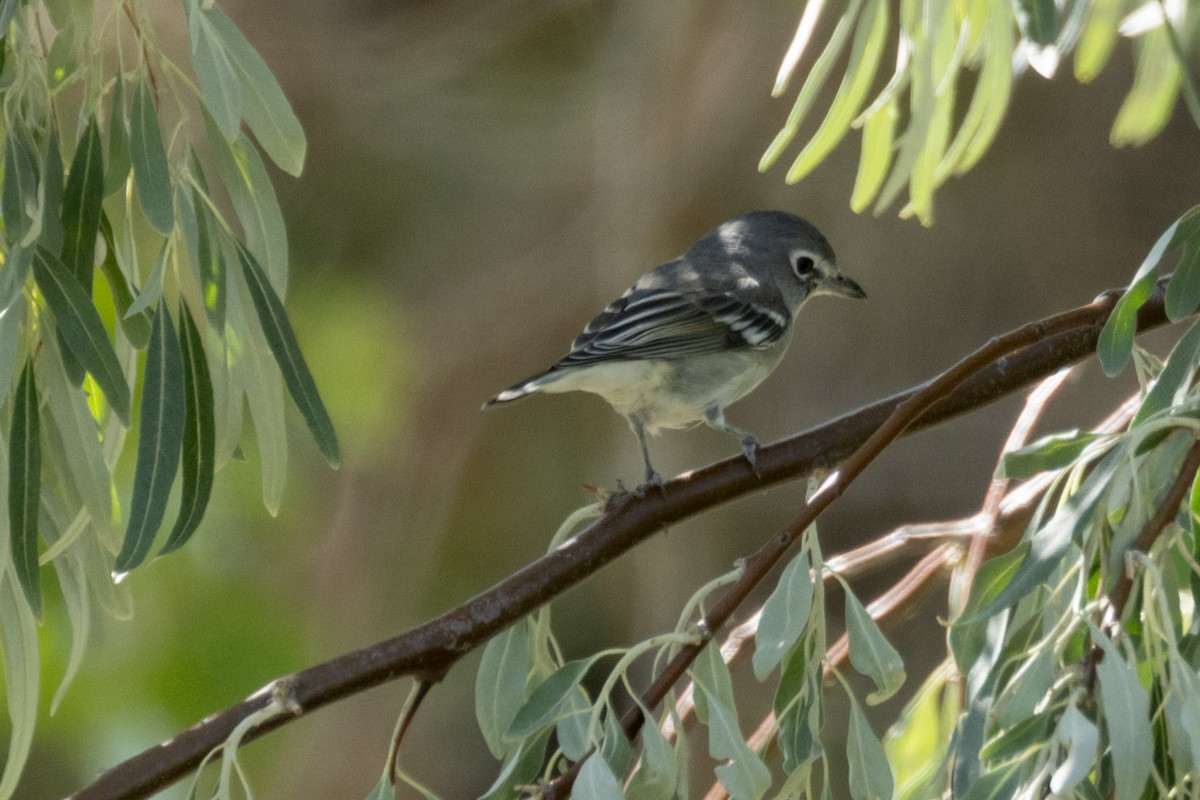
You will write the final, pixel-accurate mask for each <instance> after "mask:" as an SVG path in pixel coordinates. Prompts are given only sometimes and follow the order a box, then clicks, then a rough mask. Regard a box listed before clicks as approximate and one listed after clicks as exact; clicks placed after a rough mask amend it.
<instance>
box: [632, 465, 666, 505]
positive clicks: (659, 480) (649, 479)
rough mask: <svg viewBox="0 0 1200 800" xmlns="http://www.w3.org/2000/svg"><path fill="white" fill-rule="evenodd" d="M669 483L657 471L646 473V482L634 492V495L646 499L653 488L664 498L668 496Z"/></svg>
mask: <svg viewBox="0 0 1200 800" xmlns="http://www.w3.org/2000/svg"><path fill="white" fill-rule="evenodd" d="M666 484H667V482H666V481H665V480H663V476H662V475H659V474H658V472H657V471H655V470H652V469H651V470H647V471H646V482H645V483H643V484H642V485H641V486H639V487H638V488H637V489H635V490H634V494H636V495H637V496H638V497H645V496H646V493H647V492H648V491H649V490H650V488H651V487H654V488H657V489H658V492H659V494H661V495H662V496H663V497H664V498H665V497H666V496H667V485H666Z"/></svg>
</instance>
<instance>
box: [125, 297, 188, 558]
mask: <svg viewBox="0 0 1200 800" xmlns="http://www.w3.org/2000/svg"><path fill="white" fill-rule="evenodd" d="M186 402H187V401H186V398H185V391H184V375H183V353H182V351H181V349H180V346H179V338H178V337H177V336H176V334H175V326H174V325H173V324H172V322H171V314H170V312H169V311H167V306H166V303H163V302H160V303H159V304H158V309H157V311H155V313H154V329H153V331H152V332H151V334H150V347H149V349H148V350H147V351H146V374H145V377H144V378H143V380H142V406H141V432H140V435H139V436H138V449H137V467H136V469H135V470H134V473H133V498H132V499H131V500H130V503H129V525H128V527H126V529H125V541H124V543H123V544H122V545H121V552H120V553H118V554H117V562H116V565H115V567H114V569H115V571H116V572H117V573H124V572H128V571H129V570H131V569H133V568H134V567H136V566H138V565H139V564H141V563H142V561H143V560H145V558H146V554H147V553H149V552H150V546H151V544H153V542H154V534H155V533H157V532H158V528H159V526H160V525H161V524H162V519H163V514H164V513H165V512H166V509H167V497H168V496H169V495H170V493H171V484H172V483H174V482H175V471H176V470H177V469H178V468H179V455H180V451H181V450H182V448H183V435H184V414H185V407H186Z"/></svg>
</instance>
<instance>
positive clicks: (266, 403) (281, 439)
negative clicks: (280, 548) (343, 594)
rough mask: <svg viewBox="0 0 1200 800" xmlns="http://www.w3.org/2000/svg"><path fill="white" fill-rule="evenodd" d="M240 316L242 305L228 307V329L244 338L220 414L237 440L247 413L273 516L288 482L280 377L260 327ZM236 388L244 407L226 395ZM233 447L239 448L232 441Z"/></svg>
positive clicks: (265, 498)
mask: <svg viewBox="0 0 1200 800" xmlns="http://www.w3.org/2000/svg"><path fill="white" fill-rule="evenodd" d="M239 284H245V281H239ZM238 294H239V300H238V303H239V304H244V303H245V302H246V300H245V295H244V292H243V291H239V292H238ZM242 310H243V309H242V307H241V306H240V305H239V306H238V307H236V308H235V306H234V303H232V302H231V303H230V304H229V311H230V323H229V324H230V328H231V329H232V330H235V331H238V330H241V331H243V332H244V334H245V335H244V338H243V340H242V342H241V343H240V349H241V357H240V358H239V359H238V360H237V362H236V363H234V364H229V365H228V367H229V372H228V375H229V378H230V381H229V383H228V384H227V388H226V396H227V397H228V401H227V405H226V407H225V409H224V411H225V413H226V415H227V417H228V423H227V424H228V429H229V432H230V433H231V434H233V435H236V436H238V437H240V436H241V429H240V423H241V419H242V415H241V407H242V405H245V406H247V407H248V408H249V410H250V416H251V417H253V418H254V438H255V441H256V442H257V443H258V459H259V462H260V468H261V471H262V494H263V505H264V506H266V508H267V511H268V512H270V514H271V516H275V515H276V514H278V513H279V504H280V502H281V501H282V499H283V486H284V483H285V482H286V480H287V458H288V436H287V425H286V424H285V418H284V399H283V376H282V375H281V374H280V372H279V365H278V364H277V363H276V362H275V358H274V356H273V355H272V354H271V346H270V345H269V344H267V340H266V338H265V337H264V336H263V333H262V329H261V326H256V325H254V323H253V321H251V320H249V318H247V317H245V316H243V315H242V314H241V312H242ZM242 320H246V321H245V322H242ZM239 322H242V325H239ZM243 325H244V326H245V327H243ZM230 338H232V337H230ZM225 344H226V347H227V348H228V349H229V350H233V348H234V347H237V346H238V345H237V343H235V342H232V341H230V339H227V340H226V343H225ZM235 352H236V351H235ZM239 384H240V385H241V387H242V389H243V390H244V391H245V395H246V402H245V403H244V404H243V403H242V400H241V397H240V396H237V395H235V394H232V393H230V392H231V390H234V389H236V388H237V387H238V385H239ZM234 425H237V426H238V427H234ZM218 441H220V440H218ZM234 444H235V446H237V442H236V441H234Z"/></svg>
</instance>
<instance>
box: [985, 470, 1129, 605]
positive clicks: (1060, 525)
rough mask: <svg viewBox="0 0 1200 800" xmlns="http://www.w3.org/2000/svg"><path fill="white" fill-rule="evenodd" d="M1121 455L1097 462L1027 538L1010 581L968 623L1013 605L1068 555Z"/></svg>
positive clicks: (1107, 486)
mask: <svg viewBox="0 0 1200 800" xmlns="http://www.w3.org/2000/svg"><path fill="white" fill-rule="evenodd" d="M1121 455H1122V454H1121V452H1120V451H1114V452H1112V453H1109V454H1108V455H1107V456H1105V458H1104V459H1103V460H1102V461H1101V462H1100V463H1099V464H1098V465H1096V468H1095V469H1094V470H1092V473H1091V474H1090V475H1088V477H1087V480H1085V481H1084V483H1083V486H1081V487H1080V488H1079V490H1078V491H1077V492H1075V494H1073V495H1071V497H1070V499H1069V500H1067V502H1066V503H1065V504H1064V505H1063V506H1062V507H1060V508H1059V509H1058V511H1057V512H1055V514H1054V516H1053V517H1051V518H1050V520H1049V521H1048V522H1047V523H1046V524H1045V525H1043V526H1042V528H1041V529H1040V530H1038V531H1037V532H1035V533H1034V534H1033V536H1032V537H1031V538H1030V539H1029V540H1028V541H1029V548H1028V549H1027V550H1025V551H1024V553H1025V558H1024V559H1023V560H1022V561H1021V563H1020V565H1019V566H1018V567H1017V570H1016V573H1015V574H1014V575H1013V576H1012V579H1011V581H1009V583H1008V584H1007V585H1005V586H1004V588H1003V589H1002V590H1001V591H1000V593H999V594H998V595H996V597H995V598H994V599H992V600H991V602H989V603H987V604H986V605H985V606H984V607H983V608H981V609H979V610H978V611H976V612H975V613H974V614H972V615H971V616H970V617H967V618H966V619H965V622H966V623H970V622H977V621H979V620H981V619H984V618H986V617H990V616H992V615H993V614H996V613H998V612H999V611H1002V610H1003V609H1006V608H1008V607H1010V606H1012V605H1013V604H1014V603H1016V602H1017V601H1019V600H1020V599H1021V598H1023V597H1024V596H1025V595H1026V594H1028V593H1029V592H1030V591H1032V590H1033V589H1034V588H1035V587H1037V586H1040V585H1041V584H1042V582H1043V581H1045V580H1046V578H1048V577H1049V576H1050V574H1051V573H1052V572H1053V571H1054V570H1055V568H1056V567H1057V566H1058V564H1059V562H1060V561H1061V560H1062V558H1063V556H1064V555H1066V552H1067V548H1068V547H1069V546H1070V544H1071V541H1072V539H1073V538H1074V537H1075V536H1076V535H1077V534H1078V532H1079V531H1080V530H1082V529H1083V528H1085V527H1087V526H1088V525H1089V524H1091V520H1092V515H1093V513H1094V512H1095V510H1096V506H1097V505H1099V503H1100V498H1101V497H1103V495H1104V493H1105V492H1106V491H1107V490H1108V488H1109V479H1110V478H1111V477H1112V475H1113V473H1114V472H1115V471H1116V469H1117V467H1118V466H1119V465H1120V463H1121V460H1120V459H1121Z"/></svg>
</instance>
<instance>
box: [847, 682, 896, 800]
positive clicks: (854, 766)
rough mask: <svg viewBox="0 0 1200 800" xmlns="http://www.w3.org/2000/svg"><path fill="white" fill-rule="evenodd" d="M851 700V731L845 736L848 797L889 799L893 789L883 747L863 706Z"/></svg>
mask: <svg viewBox="0 0 1200 800" xmlns="http://www.w3.org/2000/svg"><path fill="white" fill-rule="evenodd" d="M847 696H848V697H849V698H850V732H849V734H848V735H847V737H846V759H847V761H848V762H849V771H850V796H851V797H852V798H854V800H891V798H892V790H893V788H894V784H893V779H892V770H891V767H889V766H888V760H887V753H886V752H884V749H883V744H882V743H881V742H880V741H879V738H878V737H876V736H875V732H874V731H872V730H871V724H870V723H869V722H867V717H866V715H865V714H864V713H863V710H862V706H860V705H859V704H858V701H857V700H855V699H854V695H852V694H849V693H847Z"/></svg>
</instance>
